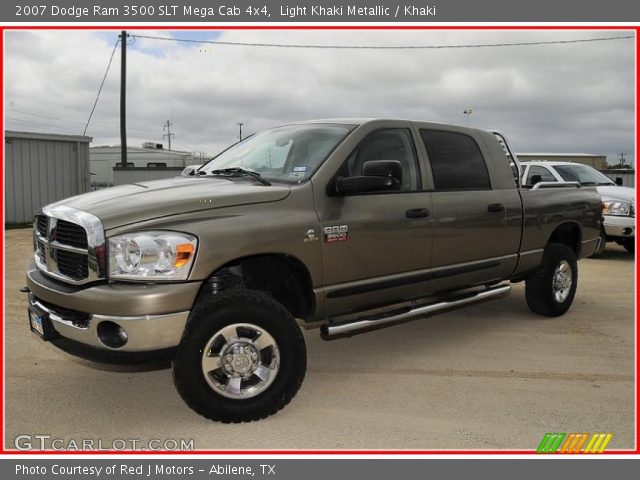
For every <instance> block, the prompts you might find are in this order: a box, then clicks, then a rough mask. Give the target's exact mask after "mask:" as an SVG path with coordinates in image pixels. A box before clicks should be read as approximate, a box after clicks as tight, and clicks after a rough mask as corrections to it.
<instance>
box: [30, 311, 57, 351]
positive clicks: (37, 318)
mask: <svg viewBox="0 0 640 480" xmlns="http://www.w3.org/2000/svg"><path fill="white" fill-rule="evenodd" d="M29 328H30V329H31V331H32V332H33V333H35V334H36V335H38V336H39V337H40V338H41V339H42V340H44V341H45V342H48V341H49V340H51V339H52V338H54V337H55V336H56V331H55V330H54V328H53V325H52V324H51V319H50V318H49V315H48V314H47V313H46V312H43V311H41V310H40V309H38V308H36V307H35V306H33V305H30V306H29Z"/></svg>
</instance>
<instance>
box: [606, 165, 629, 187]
mask: <svg viewBox="0 0 640 480" xmlns="http://www.w3.org/2000/svg"><path fill="white" fill-rule="evenodd" d="M602 173H604V174H605V175H606V176H607V177H609V178H610V179H611V180H613V181H614V182H616V183H617V184H618V185H620V186H622V187H630V188H635V186H636V171H635V169H633V168H610V169H608V170H602Z"/></svg>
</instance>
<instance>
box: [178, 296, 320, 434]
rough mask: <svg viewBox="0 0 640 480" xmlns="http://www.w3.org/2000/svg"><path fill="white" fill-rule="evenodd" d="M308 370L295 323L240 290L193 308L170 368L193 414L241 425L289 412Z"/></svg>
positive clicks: (275, 306)
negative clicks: (286, 408) (285, 408)
mask: <svg viewBox="0 0 640 480" xmlns="http://www.w3.org/2000/svg"><path fill="white" fill-rule="evenodd" d="M306 364H307V357H306V347H305V342H304V337H303V336H302V332H301V331H300V328H299V327H298V324H297V323H296V321H295V319H294V318H293V316H292V315H291V314H290V313H289V312H288V311H287V310H286V309H285V308H284V307H283V306H282V305H281V304H280V303H278V302H276V301H275V300H274V299H273V298H271V297H270V296H268V295H266V294H264V293H261V292H255V291H249V290H238V291H233V292H226V293H221V294H218V295H215V296H213V297H211V298H208V299H206V300H202V301H199V302H198V303H197V304H196V306H195V307H194V309H193V310H192V312H191V315H190V317H189V322H188V323H187V326H186V328H185V332H184V335H183V337H182V341H181V343H180V346H179V347H178V351H177V353H176V356H175V358H174V360H173V365H172V366H173V378H174V383H175V386H176V389H177V390H178V393H179V394H180V396H181V397H182V399H183V400H184V401H185V403H186V404H187V405H188V406H189V407H190V408H191V409H193V410H194V411H196V412H197V413H199V414H200V415H202V416H204V417H206V418H208V419H210V420H215V421H219V422H224V423H238V422H250V421H253V420H260V419H262V418H265V417H268V416H269V415H273V414H274V413H276V412H278V411H279V410H281V409H282V408H283V407H284V406H285V405H287V404H288V403H289V402H290V401H291V399H292V398H293V397H294V396H295V395H296V393H297V392H298V390H299V389H300V386H301V385H302V381H303V379H304V376H305V371H306Z"/></svg>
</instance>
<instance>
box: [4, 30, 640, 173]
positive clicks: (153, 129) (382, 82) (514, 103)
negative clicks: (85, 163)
mask: <svg viewBox="0 0 640 480" xmlns="http://www.w3.org/2000/svg"><path fill="white" fill-rule="evenodd" d="M118 33H119V32H116V31H112V32H104V31H102V32H84V31H31V32H30V31H20V32H7V33H6V47H5V49H6V50H5V51H6V69H5V79H6V101H7V112H6V116H7V119H8V123H7V127H8V128H10V129H15V130H39V131H42V130H44V131H55V132H59V133H72V132H76V133H81V132H82V130H83V128H84V122H85V121H86V119H87V116H88V114H89V111H90V110H91V106H92V104H93V101H94V99H95V95H96V92H97V89H98V86H99V84H100V80H101V78H102V75H103V73H104V70H105V68H106V64H107V60H108V58H109V55H110V54H111V50H112V48H113V45H114V43H115V40H116V36H117V34H118ZM130 33H134V34H135V33H140V34H141V35H156V36H169V37H174V38H187V37H188V38H192V39H198V40H202V39H217V40H222V41H235V42H263V43H269V42H273V43H287V44H312V45H314V44H315V45H317V44H340V45H427V44H448V45H451V44H478V43H503V42H530V41H548V40H558V39H560V40H565V39H577V38H591V37H604V36H617V35H625V34H627V33H626V32H621V31H616V32H607V31H593V32H591V31H562V30H558V31H530V30H528V31H491V30H488V31H460V30H456V31H441V30H437V31H420V30H419V31H404V32H403V31H385V32H380V31H313V30H312V31H251V30H247V31H223V32H214V31H212V32H198V33H197V34H193V33H190V32H180V31H176V32H168V31H160V32H151V31H141V32H130ZM130 43H131V45H130V46H129V49H128V67H127V71H128V77H127V107H128V110H127V125H128V129H129V131H128V133H129V144H139V143H141V142H143V141H158V142H160V141H162V133H163V130H162V126H163V124H164V123H165V122H166V120H167V119H171V118H173V122H174V129H173V130H174V132H175V138H174V146H175V148H179V149H184V150H196V151H206V152H208V153H215V152H216V151H218V150H220V149H222V148H223V147H224V146H226V145H228V144H230V143H233V142H234V141H235V140H236V135H237V126H236V122H240V121H242V122H244V124H245V127H244V128H245V131H246V132H253V131H257V130H261V129H264V128H268V127H270V126H274V125H278V124H282V123H287V122H292V121H296V120H305V119H311V118H323V117H343V116H346V117H357V116H365V117H398V118H412V119H419V120H432V121H442V122H449V123H459V124H464V122H465V116H464V114H463V113H462V112H463V110H464V109H465V108H472V109H473V114H472V115H471V116H470V119H469V120H470V124H471V125H472V126H477V127H481V128H498V129H500V130H502V131H504V132H505V133H507V134H508V135H509V136H510V138H511V142H512V144H513V145H514V146H515V148H516V149H517V150H519V151H556V152H588V153H598V154H608V155H610V156H612V158H611V159H610V160H615V158H614V157H613V156H614V155H615V154H616V153H617V152H626V153H627V154H628V155H627V158H633V153H634V151H633V148H634V131H635V128H634V41H633V40H616V41H609V42H591V43H575V44H565V45H544V46H520V47H503V48H465V49H442V50H335V49H293V48H267V47H263V48H258V47H237V46H216V45H203V44H193V43H177V42H166V41H159V40H151V39H144V38H135V42H133V41H131V40H130ZM118 108H119V52H116V56H115V57H114V64H113V65H112V70H111V72H110V74H109V77H108V79H107V82H106V84H105V88H104V91H103V93H102V96H101V98H100V102H99V104H98V107H97V109H96V113H95V115H94V118H93V120H92V122H91V126H90V128H89V131H88V134H89V135H92V136H93V137H94V144H118V143H119V139H118V135H119V133H118V128H119V127H118V125H119V124H118V121H119V120H118V118H119V117H118V111H119V110H118ZM21 112H27V113H21ZM28 113H31V114H39V115H43V116H46V117H50V118H44V117H42V116H40V117H38V116H34V115H28Z"/></svg>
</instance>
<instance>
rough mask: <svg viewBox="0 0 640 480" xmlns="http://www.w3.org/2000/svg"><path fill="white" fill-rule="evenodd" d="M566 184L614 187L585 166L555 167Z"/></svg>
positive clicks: (605, 177)
mask: <svg viewBox="0 0 640 480" xmlns="http://www.w3.org/2000/svg"><path fill="white" fill-rule="evenodd" d="M554 168H555V169H556V171H557V172H558V173H559V174H560V176H561V177H562V178H563V179H564V180H566V181H567V182H580V184H582V185H615V184H616V183H615V182H614V181H613V180H611V179H610V178H609V177H607V176H606V175H605V174H603V173H600V172H599V171H597V170H596V169H595V168H593V167H589V166H587V165H580V164H575V165H556V166H555V167H554Z"/></svg>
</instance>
